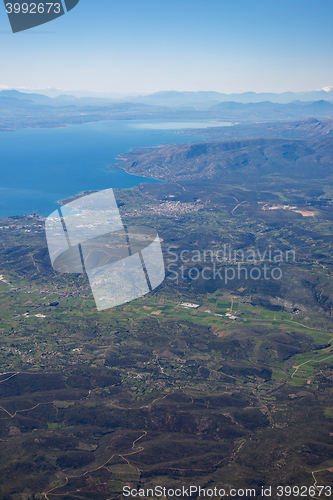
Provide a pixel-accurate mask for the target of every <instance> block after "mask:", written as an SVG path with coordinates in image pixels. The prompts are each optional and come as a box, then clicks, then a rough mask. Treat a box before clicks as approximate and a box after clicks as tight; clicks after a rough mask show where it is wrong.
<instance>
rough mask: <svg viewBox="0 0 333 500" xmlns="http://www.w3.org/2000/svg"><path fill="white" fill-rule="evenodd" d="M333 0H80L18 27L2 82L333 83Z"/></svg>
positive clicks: (94, 85)
mask: <svg viewBox="0 0 333 500" xmlns="http://www.w3.org/2000/svg"><path fill="white" fill-rule="evenodd" d="M332 25H333V2H332V0H313V1H309V0H265V1H263V0H201V1H197V0H166V1H162V0H154V1H152V0H80V2H79V4H78V5H77V7H75V8H74V9H73V10H72V11H71V12H69V13H68V14H66V15H65V16H63V17H60V18H59V19H56V20H55V21H52V22H50V23H48V24H45V25H43V26H40V27H38V28H35V29H33V30H28V31H26V32H22V33H17V34H12V33H11V32H10V31H9V30H10V26H9V21H8V19H7V16H6V12H5V8H4V6H3V4H2V3H1V5H0V86H8V87H21V86H22V87H57V88H62V89H82V90H92V91H93V90H94V91H104V92H105V91H107V92H128V93H129V92H147V93H148V92H155V91H159V90H168V89H169V90H170V89H173V90H215V91H219V92H226V93H231V92H244V91H247V90H252V91H257V92H263V91H269V92H283V91H287V90H292V91H302V90H313V89H320V88H322V87H325V86H331V85H333V30H332Z"/></svg>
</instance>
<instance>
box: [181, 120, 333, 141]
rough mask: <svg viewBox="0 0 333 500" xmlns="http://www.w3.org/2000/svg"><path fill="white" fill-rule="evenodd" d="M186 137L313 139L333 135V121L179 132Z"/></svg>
mask: <svg viewBox="0 0 333 500" xmlns="http://www.w3.org/2000/svg"><path fill="white" fill-rule="evenodd" d="M178 133H179V134H186V135H204V136H207V138H208V139H209V140H212V141H219V140H232V139H249V138H256V137H267V138H268V137H271V138H273V137H274V138H279V139H280V138H281V139H313V138H315V137H325V136H328V137H329V136H332V135H333V120H322V121H319V120H316V119H315V118H305V119H304V120H301V121H295V122H262V123H249V124H243V123H238V124H235V125H233V126H232V127H210V128H206V129H196V130H185V131H180V132H178Z"/></svg>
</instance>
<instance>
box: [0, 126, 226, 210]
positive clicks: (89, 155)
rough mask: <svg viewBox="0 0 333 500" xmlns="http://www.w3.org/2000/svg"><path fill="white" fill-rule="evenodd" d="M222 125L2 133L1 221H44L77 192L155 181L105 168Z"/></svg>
mask: <svg viewBox="0 0 333 500" xmlns="http://www.w3.org/2000/svg"><path fill="white" fill-rule="evenodd" d="M222 125H226V126H227V125H231V124H230V123H219V122H213V121H209V122H205V123H202V122H200V123H197V122H188V121H186V122H182V121H177V122H175V121H173V122H166V121H158V120H156V121H155V120H154V121H149V122H147V121H140V120H114V121H102V122H94V123H85V124H82V125H70V126H68V127H65V128H53V129H45V128H38V129H20V130H17V131H15V132H2V133H0V172H1V178H0V218H4V217H8V216H15V215H29V214H31V213H36V212H37V213H38V214H39V215H43V216H47V215H49V214H50V213H51V212H52V211H54V210H55V209H57V208H58V207H59V204H58V200H61V199H65V198H68V197H70V196H74V195H76V194H78V193H81V192H82V191H91V190H100V189H107V188H114V189H123V188H130V187H133V186H136V185H138V184H140V183H142V182H159V181H156V180H155V179H151V178H146V177H139V176H134V175H130V174H127V173H126V172H124V171H123V170H121V169H119V168H111V169H110V168H107V167H108V165H112V164H115V163H116V162H117V158H118V157H119V156H120V155H122V154H124V153H126V152H128V151H130V149H131V148H137V147H151V146H158V145H160V144H169V143H186V142H194V141H198V140H202V139H203V137H200V136H193V135H191V136H186V135H180V134H176V133H175V131H177V130H181V129H187V128H204V127H212V126H222ZM119 166H120V167H121V162H119Z"/></svg>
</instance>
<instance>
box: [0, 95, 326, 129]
mask: <svg viewBox="0 0 333 500" xmlns="http://www.w3.org/2000/svg"><path fill="white" fill-rule="evenodd" d="M97 102H98V105H97ZM309 117H314V118H317V119H321V120H323V119H327V118H333V104H332V103H330V102H328V101H323V100H321V101H316V102H310V103H306V102H292V103H289V104H277V103H272V102H270V101H265V102H259V103H249V104H244V103H237V102H225V103H219V104H217V105H213V106H211V107H207V108H205V109H195V107H187V108H184V107H174V108H171V107H168V106H158V105H153V104H145V103H140V102H130V101H123V102H122V101H114V102H110V101H108V100H101V102H100V101H99V100H96V99H95V100H94V99H93V100H89V99H88V100H87V99H85V98H84V99H83V100H81V99H76V98H74V99H71V97H70V96H59V98H49V97H46V96H44V95H39V94H25V93H21V92H17V91H8V90H5V91H2V92H0V130H15V129H17V128H25V127H33V128H36V127H62V126H66V125H69V124H79V123H86V122H93V121H100V120H118V119H136V120H146V119H149V120H154V119H155V120H221V121H273V120H276V121H279V120H280V121H286V120H300V119H303V118H309Z"/></svg>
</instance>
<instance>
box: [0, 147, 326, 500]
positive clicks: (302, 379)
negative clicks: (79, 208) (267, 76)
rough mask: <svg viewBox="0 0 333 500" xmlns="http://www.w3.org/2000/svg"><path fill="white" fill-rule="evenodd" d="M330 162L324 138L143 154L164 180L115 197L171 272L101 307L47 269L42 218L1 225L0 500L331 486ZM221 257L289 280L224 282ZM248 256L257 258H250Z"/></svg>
mask: <svg viewBox="0 0 333 500" xmlns="http://www.w3.org/2000/svg"><path fill="white" fill-rule="evenodd" d="M171 149H172V157H171V155H169V157H168V158H167V159H166V156H165V155H167V153H168V152H170V151H171ZM332 150H333V148H332V139H328V138H326V139H320V140H316V141H312V142H311V144H310V142H306V141H294V142H292V141H290V140H289V141H283V140H264V139H263V140H254V141H252V142H251V141H245V142H242V141H239V142H238V143H237V147H235V143H233V144H232V143H230V142H229V143H225V144H224V145H223V144H221V143H217V144H212V143H207V144H195V145H186V146H182V145H181V146H170V147H169V146H168V147H164V148H159V149H154V150H144V152H143V153H142V154H141V152H139V153H136V152H135V153H133V154H132V155H131V164H132V163H133V162H136V164H135V165H133V167H132V168H133V169H136V173H137V171H138V170H140V169H142V172H145V174H146V175H147V171H148V168H150V167H149V165H153V164H154V165H155V164H156V165H157V167H158V168H159V170H158V172H160V173H159V178H164V179H166V180H170V182H167V183H165V184H150V185H149V184H147V185H141V186H140V187H138V188H134V189H132V190H126V191H121V192H118V193H117V195H118V201H119V205H120V209H121V211H122V214H123V218H124V221H125V222H126V223H127V224H128V225H133V224H134V225H135V224H138V225H143V224H146V225H151V226H153V227H156V228H157V229H158V232H159V235H160V237H161V238H162V239H163V241H162V246H163V250H164V256H165V263H166V266H167V267H168V266H169V265H170V264H175V267H171V268H169V270H167V278H166V280H165V281H164V283H163V284H162V285H161V286H160V287H159V288H157V289H156V290H154V291H153V292H152V293H150V294H148V295H146V296H145V297H142V298H140V299H137V300H135V301H133V302H131V303H128V304H126V305H124V306H119V307H117V308H115V309H112V310H107V311H104V312H97V310H96V309H95V308H94V302H93V300H92V296H91V293H90V290H89V286H88V282H87V280H86V278H85V276H82V275H61V274H57V273H55V272H54V271H53V270H52V268H51V267H50V262H49V258H48V253H47V249H46V242H45V239H44V232H43V227H42V226H43V222H42V220H37V219H33V218H17V219H14V218H12V219H6V220H2V221H1V224H0V225H1V227H2V228H1V229H0V232H1V247H0V275H1V281H0V298H1V305H0V314H1V325H0V335H1V341H2V342H1V350H0V361H1V375H0V419H1V427H0V429H1V436H0V439H1V441H0V448H1V471H0V482H1V486H0V491H1V495H2V496H0V498H1V499H3V500H4V499H10V500H28V499H32V498H37V499H41V498H48V499H49V500H55V499H57V498H63V499H66V500H74V499H89V500H90V499H98V500H100V499H103V500H107V499H108V498H116V497H119V495H120V493H121V491H122V487H123V486H124V485H125V484H129V485H131V486H132V487H134V488H139V487H153V486H154V485H162V486H169V487H173V488H174V487H179V486H182V485H200V486H201V487H206V488H207V487H212V486H213V487H214V486H215V485H220V487H225V488H227V487H228V486H233V487H237V488H256V489H257V491H258V492H259V489H260V488H261V486H263V485H264V486H268V485H273V486H277V485H279V484H281V485H299V486H300V485H306V486H310V485H313V484H314V483H315V480H317V484H318V485H330V484H332V482H333V481H332V472H331V470H332V468H333V451H332V450H333V447H332V445H333V409H332V391H333V347H332V345H331V342H332V340H333V321H332V308H333V287H332V272H333V260H332V233H333V216H332V188H333V186H332V156H331V155H332ZM149 154H150V155H152V156H151V158H153V159H154V162H155V163H153V162H152V160H149ZM163 154H164V160H163ZM142 159H144V162H145V163H143V162H142ZM129 164H130V163H129V161H128V165H129ZM180 165H181V166H182V169H183V170H182V172H179V170H178V173H179V174H181V175H179V178H182V180H181V181H179V180H177V179H178V177H176V173H177V169H179V166H180ZM147 166H148V168H147ZM126 168H127V167H126ZM189 171H191V174H192V175H191V178H190V175H188V172H189ZM140 172H141V170H140ZM150 172H151V175H152V170H150ZM203 172H205V174H203ZM208 172H211V173H212V174H211V175H210V174H209V175H208ZM154 175H155V171H154ZM274 205H275V207H276V209H274V210H272V209H271V208H272V207H273V206H274ZM279 205H280V206H281V207H285V208H277V207H278V206H279ZM263 207H264V208H266V209H265V210H264V209H263ZM302 211H303V214H304V216H303V215H302V213H301V212H302ZM309 212H311V213H312V215H311V214H310V213H309ZM223 245H226V247H225V248H227V249H231V250H238V251H239V253H238V257H237V260H238V262H240V261H242V264H241V265H242V266H243V267H244V268H246V270H247V271H248V273H250V271H251V270H252V269H254V268H257V269H258V270H259V271H261V273H263V271H264V266H266V269H267V274H268V276H271V274H270V273H271V271H272V270H273V269H275V268H277V269H279V270H280V271H281V273H282V275H281V279H272V278H271V277H270V279H264V277H263V274H261V278H260V279H258V280H257V279H250V278H249V277H248V278H247V279H246V277H245V274H246V273H245V271H243V272H242V273H241V275H240V277H239V279H238V276H237V273H236V275H235V278H234V279H229V280H227V282H226V280H225V279H224V278H223V276H225V274H223V273H225V272H226V268H233V269H237V263H236V262H235V261H233V259H231V260H230V259H229V261H221V260H218V259H216V258H214V257H213V258H212V259H211V258H210V256H211V255H213V256H214V252H216V251H223V248H224V247H223ZM170 246H173V247H176V248H173V249H172V251H173V252H174V253H173V254H171V253H170V252H171V250H170V249H169V250H168V248H169V247H170ZM250 249H252V251H253V252H255V255H256V261H255V262H254V261H253V260H252V261H251V262H247V261H246V259H243V258H242V257H240V256H241V255H242V254H241V251H243V252H244V256H246V255H247V253H246V252H248V251H249V250H250ZM268 249H269V250H270V251H271V252H272V256H273V257H272V258H270V254H269V253H268ZM182 250H187V251H188V252H187V253H184V254H182V255H183V259H182V258H181V257H180V256H181V251H182ZM205 250H206V259H203V258H201V261H198V258H195V257H194V256H198V255H200V256H201V257H202V256H203V252H204V251H205ZM207 251H211V252H212V253H211V254H210V253H209V252H208V253H207ZM265 251H266V254H265ZM279 251H280V252H282V255H283V258H282V259H276V260H274V256H276V255H280V254H279ZM292 251H295V259H293V258H289V259H287V258H286V255H287V254H286V252H292ZM175 253H176V254H177V256H178V257H179V259H178V261H177V262H175V263H174V262H173V261H174V260H175V256H174V254H175ZM259 254H260V255H259ZM288 255H293V253H289V254H288ZM207 256H208V257H207ZM243 261H245V262H243ZM214 265H215V266H216V267H215V270H216V269H217V270H219V271H220V273H221V276H222V278H219V276H218V274H217V275H216V276H215V278H214ZM181 266H183V267H181ZM204 267H208V270H207V271H206V274H205V276H206V279H204V278H202V274H201V273H202V270H203V268H204ZM194 268H195V269H196V271H193V269H194ZM176 271H177V272H179V273H180V275H179V276H178V279H177V280H174V279H173V278H174V277H175V272H176ZM181 273H183V277H182V274H181ZM197 273H199V274H200V276H199V278H198V279H195V280H191V279H189V276H191V275H192V276H196V275H197ZM229 273H230V271H229ZM229 275H230V274H229ZM207 277H208V279H207ZM170 278H171V279H170ZM180 302H193V303H195V304H198V305H199V306H200V307H198V308H197V309H195V310H191V309H185V308H182V307H180V306H179V303H180ZM226 313H229V314H233V315H234V316H236V317H237V319H236V320H232V319H228V317H227V316H225V314H226ZM236 498H238V497H236ZM239 498H240V497H239ZM272 498H277V497H276V496H272Z"/></svg>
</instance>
